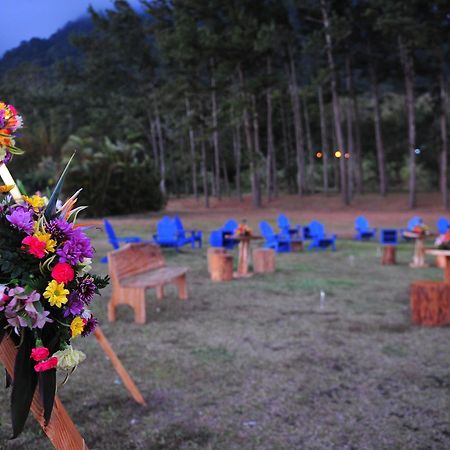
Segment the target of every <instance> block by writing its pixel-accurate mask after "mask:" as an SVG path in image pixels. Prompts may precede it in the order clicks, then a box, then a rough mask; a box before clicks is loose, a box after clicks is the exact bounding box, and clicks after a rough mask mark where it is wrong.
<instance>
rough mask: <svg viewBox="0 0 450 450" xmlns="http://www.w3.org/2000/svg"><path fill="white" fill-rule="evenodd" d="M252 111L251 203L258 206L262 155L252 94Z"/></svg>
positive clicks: (260, 197) (259, 203) (260, 199)
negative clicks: (253, 196)
mask: <svg viewBox="0 0 450 450" xmlns="http://www.w3.org/2000/svg"><path fill="white" fill-rule="evenodd" d="M252 110H253V111H252V113H253V137H254V149H255V156H256V159H255V196H256V198H255V199H254V201H253V205H254V206H257V207H258V208H259V207H261V206H262V196H261V174H260V162H261V161H262V160H263V158H264V156H263V154H262V153H261V145H260V143H259V115H258V110H257V108H256V97H255V95H252Z"/></svg>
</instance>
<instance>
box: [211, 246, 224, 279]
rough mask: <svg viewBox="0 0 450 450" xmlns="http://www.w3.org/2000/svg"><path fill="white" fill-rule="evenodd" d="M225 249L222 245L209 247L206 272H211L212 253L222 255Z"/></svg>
mask: <svg viewBox="0 0 450 450" xmlns="http://www.w3.org/2000/svg"><path fill="white" fill-rule="evenodd" d="M226 252H227V251H226V250H225V249H224V248H223V247H209V248H208V252H207V260H208V273H211V257H212V256H213V255H224V254H226Z"/></svg>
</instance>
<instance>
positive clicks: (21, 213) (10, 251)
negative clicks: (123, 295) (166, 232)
mask: <svg viewBox="0 0 450 450" xmlns="http://www.w3.org/2000/svg"><path fill="white" fill-rule="evenodd" d="M19 117H20V116H18V115H17V113H16V112H15V109H14V108H13V107H12V106H10V105H8V106H6V105H5V104H4V103H0V128H1V127H3V128H2V134H1V137H2V138H4V137H5V135H6V134H8V133H6V132H5V131H4V130H12V131H15V128H16V126H17V125H19V126H20V125H21V124H22V121H21V119H19ZM16 129H17V128H16ZM8 136H13V134H12V133H11V134H8ZM11 139H12V138H11ZM1 142H2V144H1V145H2V147H0V151H2V152H3V153H2V155H3V157H2V158H0V166H1V165H2V164H5V163H6V162H7V161H9V160H10V159H11V155H12V154H14V152H15V149H16V148H15V147H14V143H13V141H9V142H8V141H6V142H5V140H3V141H1ZM69 163H70V161H69ZM67 167H68V166H67ZM67 167H66V169H65V171H64V172H63V174H62V175H61V178H60V179H59V181H58V183H57V185H56V187H55V189H54V191H53V193H52V195H51V197H50V199H46V198H45V197H43V196H41V195H33V196H26V195H23V196H21V197H20V198H19V199H18V200H17V199H16V200H17V203H16V202H15V201H14V199H13V198H12V197H11V196H10V195H8V194H7V192H8V190H9V189H8V188H4V189H3V191H4V192H3V199H1V198H0V249H1V253H0V341H1V339H2V338H3V337H4V336H5V335H9V337H10V339H12V341H13V342H14V343H15V344H16V346H17V357H16V362H15V367H14V377H13V379H14V382H13V387H12V394H11V413H12V425H13V437H16V436H17V435H18V434H20V432H21V431H22V430H23V427H24V425H25V421H26V418H27V416H28V413H29V409H30V406H31V402H32V398H33V395H34V391H35V390H36V386H37V385H38V383H39V391H40V394H41V397H42V401H43V405H44V420H45V422H46V423H47V422H48V421H49V420H50V416H51V412H52V409H53V403H54V397H55V392H56V369H59V370H62V371H65V374H66V378H67V376H68V375H69V374H70V373H71V372H72V371H73V370H74V369H75V368H76V366H77V365H78V364H79V363H80V362H82V361H83V360H84V359H85V355H84V354H83V353H82V352H80V351H78V350H75V349H74V348H73V347H72V342H73V341H76V339H79V337H80V336H82V337H85V336H88V335H89V334H90V333H92V332H93V331H94V329H95V327H96V325H97V319H96V318H95V317H94V316H93V314H92V312H91V310H90V306H91V303H92V300H93V298H94V295H95V294H97V293H99V290H100V289H101V288H103V287H105V286H106V285H107V283H108V279H107V277H106V278H101V277H98V276H96V275H93V274H91V273H90V269H91V266H90V263H91V258H92V257H93V255H94V250H93V248H92V245H91V243H90V240H89V238H88V237H87V236H86V235H85V233H84V232H83V229H82V227H79V226H77V224H76V219H77V215H78V213H79V212H80V211H81V210H83V209H84V208H85V207H82V206H80V207H77V208H74V206H75V203H76V200H77V196H78V194H79V192H80V191H78V192H77V193H76V194H75V195H74V196H72V197H71V198H70V199H69V200H67V202H66V203H65V204H64V205H63V206H62V207H61V208H59V209H57V207H56V204H57V198H58V195H59V193H60V191H61V187H62V183H63V179H64V175H65V173H66V171H67Z"/></svg>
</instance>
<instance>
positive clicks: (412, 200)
mask: <svg viewBox="0 0 450 450" xmlns="http://www.w3.org/2000/svg"><path fill="white" fill-rule="evenodd" d="M398 44H399V49H400V59H401V61H402V66H403V74H404V77H405V102H406V112H407V115H408V150H409V207H410V208H415V207H416V189H417V186H416V154H415V149H416V115H415V111H414V101H415V99H414V61H413V59H412V55H411V51H410V49H409V48H407V47H406V45H405V43H404V41H403V38H402V37H401V36H399V38H398Z"/></svg>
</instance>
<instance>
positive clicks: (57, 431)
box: [0, 336, 89, 450]
mask: <svg viewBox="0 0 450 450" xmlns="http://www.w3.org/2000/svg"><path fill="white" fill-rule="evenodd" d="M16 355H17V349H16V347H15V346H14V343H13V342H12V341H11V339H9V337H8V336H5V337H4V338H3V340H2V342H1V344H0V361H1V362H2V364H3V365H4V366H5V368H6V370H7V371H8V373H9V375H10V376H11V378H12V377H13V375H14V362H15V360H16ZM31 412H32V414H33V416H34V417H35V419H36V420H37V421H38V423H39V425H40V426H41V428H42V430H43V431H44V433H45V434H46V435H47V437H48V439H49V440H50V442H51V443H52V444H53V446H54V447H55V449H56V450H89V449H88V447H87V445H86V443H85V442H84V439H83V438H82V437H81V434H80V433H79V431H78V430H77V428H76V426H75V424H74V423H73V422H72V419H71V418H70V417H69V415H68V414H67V411H66V410H65V408H64V406H63V404H62V403H61V400H60V399H59V397H58V396H56V397H55V403H54V406H53V411H52V416H51V418H50V421H49V423H48V425H47V426H45V424H44V408H43V406H42V402H41V397H40V395H39V390H38V389H36V392H35V393H34V397H33V402H32V404H31Z"/></svg>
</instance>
